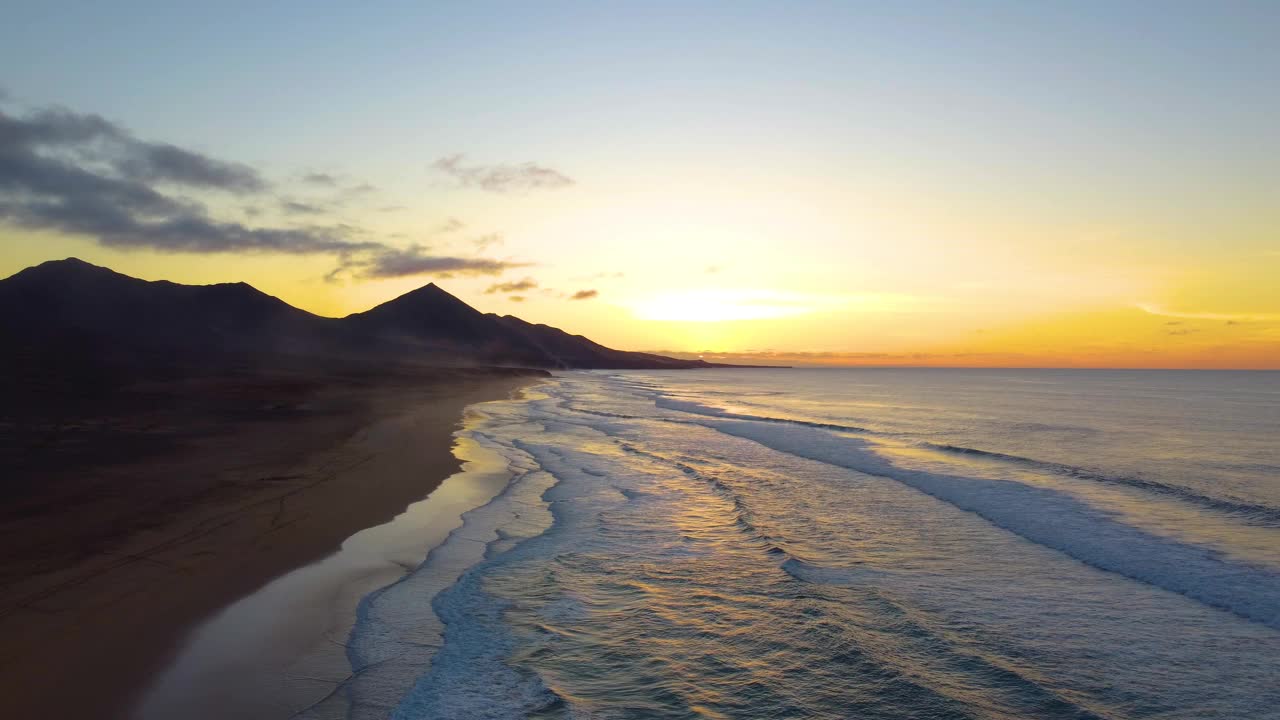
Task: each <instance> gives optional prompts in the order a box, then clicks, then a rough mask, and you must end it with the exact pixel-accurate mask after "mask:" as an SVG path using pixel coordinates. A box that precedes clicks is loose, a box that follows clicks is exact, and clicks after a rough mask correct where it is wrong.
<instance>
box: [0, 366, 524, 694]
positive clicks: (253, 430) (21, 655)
mask: <svg viewBox="0 0 1280 720" xmlns="http://www.w3.org/2000/svg"><path fill="white" fill-rule="evenodd" d="M540 375H542V374H541V373H534V372H525V371H516V370H501V369H473V370H464V369H453V370H430V371H425V370H424V371H419V372H414V373H400V374H396V375H392V376H387V377H376V378H370V377H366V378H362V379H360V380H359V381H358V382H352V381H350V379H349V378H344V379H343V380H342V381H334V380H333V379H331V378H324V377H320V378H315V377H312V378H305V379H304V380H303V381H299V379H298V378H291V379H290V380H291V382H290V383H286V385H287V386H288V387H287V389H286V390H284V391H281V390H279V389H278V388H277V387H276V385H278V384H279V383H278V382H277V381H278V380H279V379H278V378H273V379H272V383H273V384H272V383H269V384H268V385H270V387H267V388H264V387H263V386H261V383H259V384H258V385H254V387H253V388H252V390H251V391H250V392H247V393H246V392H244V389H243V388H239V387H237V389H236V392H235V393H231V394H233V395H236V393H239V394H238V395H236V397H239V396H240V395H245V396H246V397H247V399H248V401H249V402H250V404H252V405H253V408H254V409H255V412H254V413H250V415H251V416H250V417H242V416H238V415H237V414H236V413H231V414H230V415H228V414H226V413H221V414H219V415H217V416H216V417H210V416H209V413H207V412H204V410H202V409H201V408H202V407H203V406H201V403H200V402H198V401H197V400H200V399H204V396H206V395H208V394H209V393H210V392H211V390H210V383H207V382H206V383H204V384H202V385H201V386H200V388H199V389H198V390H196V391H192V390H191V388H189V387H184V388H182V389H181V390H177V391H174V390H172V389H168V390H166V391H165V392H162V393H161V395H162V396H163V397H164V399H165V400H166V402H165V403H161V404H160V405H162V406H164V407H165V408H166V409H165V410H163V411H157V413H156V414H155V415H154V417H153V418H152V420H153V423H152V425H151V426H150V427H149V429H150V431H151V432H152V434H153V435H158V436H160V437H162V440H163V441H162V442H157V443H154V444H155V445H156V446H157V448H159V449H153V450H151V451H150V452H146V453H139V456H138V457H137V459H135V460H132V461H129V460H126V461H123V462H116V463H110V464H102V465H91V466H89V467H83V466H82V467H77V466H76V465H75V463H66V462H63V461H62V460H61V459H59V462H63V464H62V465H48V466H41V465H39V463H38V456H39V453H38V452H29V453H27V454H25V455H24V458H26V459H27V460H28V462H27V467H25V468H24V470H25V471H26V474H27V476H28V477H25V478H24V477H19V478H18V479H17V481H16V482H15V483H14V484H13V485H12V486H11V487H10V488H8V489H7V490H9V491H10V494H11V495H13V496H14V497H13V499H12V501H11V502H9V503H7V505H8V507H6V509H5V515H6V517H5V522H4V524H3V526H4V528H5V537H4V538H3V540H4V541H5V543H4V546H3V547H4V549H3V551H0V552H2V553H3V555H2V556H0V577H3V579H4V581H5V582H4V583H3V586H4V589H3V591H0V633H3V636H4V637H5V643H4V647H3V651H2V654H0V677H3V678H4V680H3V687H2V688H0V698H3V699H2V700H0V710H3V711H4V714H5V715H6V716H14V717H49V718H59V717H106V718H114V717H119V718H127V717H131V716H132V711H133V708H134V706H135V705H136V704H137V702H138V701H139V699H140V697H141V695H142V694H143V693H144V692H145V691H146V689H147V688H148V687H150V686H151V685H152V683H153V682H154V681H155V678H156V677H157V675H158V674H160V673H161V672H162V671H163V670H164V669H165V668H166V667H167V666H168V665H169V664H170V663H172V662H173V659H174V658H175V657H176V656H177V655H178V653H179V652H180V651H181V650H182V648H183V646H184V645H185V644H186V642H187V641H188V639H189V637H190V636H191V634H192V633H193V632H195V630H196V629H197V628H198V627H200V626H201V625H202V624H204V623H205V622H207V621H208V620H209V619H210V618H211V617H214V616H215V615H216V614H218V613H219V612H220V611H222V610H223V609H225V608H227V607H228V606H230V605H232V604H234V603H235V602H237V601H238V600H240V599H242V598H245V597H247V596H249V595H251V594H253V593H254V592H256V591H257V590H259V589H260V588H262V587H263V586H265V585H267V584H268V583H270V582H271V581H273V579H276V578H279V577H281V576H283V575H286V574H288V573H290V572H291V571H293V570H296V569H297V568H301V567H304V566H307V565H309V564H311V563H315V562H316V561H318V560H321V559H322V558H325V557H326V556H329V555H331V554H333V553H334V552H335V551H337V550H338V549H339V548H340V547H341V546H342V544H343V542H344V541H345V540H347V539H348V538H349V537H350V536H352V535H353V534H355V533H357V532H359V531H361V530H364V529H365V528H371V527H374V526H378V525H380V524H382V523H385V522H387V521H388V520H390V519H392V518H394V517H395V516H397V515H398V514H400V513H401V512H403V511H404V510H405V508H406V507H407V506H409V505H411V504H413V503H414V502H416V501H419V500H421V499H423V498H424V497H426V496H427V495H428V494H429V493H430V492H431V491H432V490H433V489H434V488H435V487H436V486H438V485H439V484H440V483H441V482H442V481H444V480H445V479H446V478H448V477H449V476H451V475H452V474H453V473H454V472H456V471H457V470H458V469H459V466H460V461H459V460H458V459H457V458H456V457H455V456H454V454H453V446H454V438H453V432H454V430H456V429H457V428H458V427H459V426H460V423H461V421H462V418H463V413H464V411H465V408H466V407H467V406H469V405H472V404H474V403H478V402H485V401H490V400H501V399H505V398H507V397H510V396H511V395H512V394H513V393H514V392H516V391H517V390H518V389H519V388H521V387H523V386H525V385H528V384H530V383H531V382H534V381H535V380H536V379H537V377H538V376H540ZM236 382H242V381H241V380H237V381H236ZM212 387H214V388H216V390H215V392H216V393H218V394H220V396H221V395H226V394H227V393H228V391H227V388H226V381H224V380H219V381H217V382H214V383H212ZM300 387H301V389H299V388H300ZM166 393H167V394H166ZM193 398H194V399H193ZM264 400H265V401H266V402H265V404H264ZM193 407H195V408H197V409H196V410H194V411H192V410H191V408H193ZM220 407H221V406H220ZM263 407H265V408H266V411H261V410H262V408H263ZM175 408H176V409H175ZM131 412H132V410H131ZM184 413H185V414H184ZM134 414H135V415H136V413H134ZM240 415H243V413H241V414H240ZM195 416H199V420H200V422H195V419H194V418H195ZM166 423H168V424H169V425H170V426H179V425H180V426H182V427H183V428H184V431H183V432H181V433H179V432H176V431H172V428H168V430H166V425H165V424H166ZM197 425H199V426H200V427H201V428H202V429H201V431H200V432H187V431H186V429H188V428H191V427H194V426H197ZM157 428H159V429H157ZM166 433H167V434H166ZM110 441H111V438H110V437H107V438H105V439H104V440H103V442H110ZM66 456H67V453H65V451H62V452H59V453H52V454H50V457H54V458H65V457H66ZM91 456H92V455H91ZM32 457H35V458H36V460H31V458H32ZM86 475H91V476H92V477H86ZM24 481H25V482H24ZM68 517H72V518H76V519H78V520H79V522H72V523H68V522H67V518H68ZM55 520H57V522H55ZM68 526H70V527H73V528H74V529H72V530H68V529H67V528H68Z"/></svg>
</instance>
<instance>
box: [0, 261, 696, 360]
mask: <svg viewBox="0 0 1280 720" xmlns="http://www.w3.org/2000/svg"><path fill="white" fill-rule="evenodd" d="M0 344H2V345H3V347H4V348H5V353H6V355H8V360H7V361H6V362H5V364H6V365H8V366H10V367H9V368H5V369H10V370H16V369H24V370H25V371H28V372H30V371H32V370H33V369H34V370H39V372H38V374H39V375H42V376H48V375H50V374H51V373H52V374H55V375H56V374H57V373H59V372H63V371H65V372H68V373H81V374H83V373H85V372H89V373H92V372H112V373H117V374H118V373H120V372H125V373H126V374H131V375H132V374H137V373H141V372H151V371H154V370H156V369H158V368H185V369H197V370H201V369H208V368H213V369H217V368H222V367H233V366H235V365H237V364H238V365H241V366H253V367H262V366H275V365H280V366H294V367H297V366H302V365H306V364H308V363H321V364H328V365H335V364H343V363H346V364H351V365H360V366H363V367H369V366H370V365H375V364H378V363H410V364H417V365H447V366H457V365H489V366H492V365H499V366H516V367H532V368H551V369H569V368H631V369H653V368H698V367H711V364H709V363H706V362H703V361H700V360H694V361H691V360H679V359H675V358H669V357H663V356H660V355H651V354H646V353H637V352H624V351H620V350H613V349H610V348H607V347H604V346H602V345H599V344H597V343H594V342H592V341H590V340H588V339H587V338H585V337H583V336H581V335H570V334H569V333H566V332H564V331H563V330H560V329H558V328H554V327H550V326H547V325H535V324H531V323H527V322H525V321H523V320H521V319H519V318H516V317H512V316H510V315H506V316H499V315H495V314H491V313H490V314H485V313H481V312H479V311H477V310H476V309H474V308H472V307H471V306H469V305H467V304H466V303H464V302H462V301H461V300H459V299H458V298H456V297H454V296H452V295H450V294H449V293H447V292H445V291H444V290H442V289H440V288H439V287H437V286H436V285H435V284H428V285H425V286H423V287H421V288H418V289H417V290H414V291H412V292H409V293H406V294H405V295H402V296H400V297H398V298H396V299H394V300H391V301H389V302H386V303H383V304H381V305H379V306H377V307H375V308H373V309H371V310H368V311H365V312H362V313H356V314H353V315H349V316H347V317H345V318H326V317H320V316H317V315H313V314H311V313H309V312H306V311H304V310H300V309H298V308H295V307H293V306H292V305H289V304H288V303H285V302H284V301H282V300H280V299H278V298H275V297H272V296H270V295H267V294H266V293H263V292H261V291H259V290H257V289H255V288H253V287H252V286H250V285H247V284H245V283H227V284H218V285H180V284H177V283H172V282H167V281H155V282H150V281H146V280H139V279H137V278H133V277H129V276H127V275H122V274H120V273H117V272H114V271H112V270H109V269H107V268H103V267H98V266H96V265H92V264H89V263H86V262H84V261H81V260H77V259H74V258H69V259H66V260H56V261H50V262H46V263H43V264H41V265H38V266H35V267H31V268H27V269H26V270H23V271H21V272H19V273H17V274H15V275H13V276H12V277H9V278H7V279H4V280H0ZM15 363H16V364H17V365H18V366H21V367H20V368H15V367H14V364H15ZM21 374H22V373H19V375H21Z"/></svg>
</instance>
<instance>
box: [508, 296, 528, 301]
mask: <svg viewBox="0 0 1280 720" xmlns="http://www.w3.org/2000/svg"><path fill="white" fill-rule="evenodd" d="M507 299H508V300H510V301H511V302H524V301H525V297H524V296H523V295H508V296H507Z"/></svg>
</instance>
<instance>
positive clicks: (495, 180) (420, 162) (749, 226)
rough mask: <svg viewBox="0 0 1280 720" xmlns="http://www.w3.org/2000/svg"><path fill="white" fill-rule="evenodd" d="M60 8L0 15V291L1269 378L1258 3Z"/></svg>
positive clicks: (937, 361) (1279, 103)
mask: <svg viewBox="0 0 1280 720" xmlns="http://www.w3.org/2000/svg"><path fill="white" fill-rule="evenodd" d="M183 5H187V4H183V3H160V2H155V3H138V2H119V3H66V2H59V1H56V0H51V1H47V2H41V3H22V4H18V5H17V6H16V7H7V8H6V10H5V22H4V23H3V24H0V276H7V275H9V274H12V273H13V272H17V271H18V270H21V269H22V268H24V267H27V266H29V265H33V264H36V263H39V262H43V261H45V260H50V259H57V258H62V257H69V256H75V257H79V258H82V259H84V260H87V261H89V262H93V263H97V264H100V265H106V266H108V267H111V268H113V269H116V270H118V271H120V272H124V273H127V274H130V275H134V276H137V277H143V278H146V279H169V280H174V281H177V282H187V283H212V282H230V281H241V280H243V281H247V282H249V283H251V284H253V285H254V286H256V287H258V288H259V289H261V290H263V291H265V292H268V293H271V294H273V295H276V296H278V297H280V298H282V299H284V300H286V301H287V302H289V303H291V304H294V305H296V306H298V307H301V308H304V309H306V310H310V311H312V312H316V313H320V314H324V315H332V316H341V315H345V314H348V313H351V312H358V311H361V310H365V309H367V308H369V307H371V306H373V305H376V304H377V303H379V302H384V301H386V300H389V299H391V298H393V297H395V296H397V295H399V294H401V293H404V292H407V291H409V290H411V289H413V288H416V287H418V286H420V285H423V284H425V283H427V282H436V283H437V284H439V285H440V286H441V287H443V288H445V289H446V290H448V291H449V292H452V293H454V294H455V295H457V296H459V297H460V298H462V299H463V300H465V301H466V302H468V303H470V304H472V305H473V306H475V307H477V308H478V309H480V310H483V311H486V312H497V313H501V314H508V313H509V314H515V315H518V316H520V317H523V318H525V319H526V320H530V321H534V322H544V323H548V324H551V325H555V326H558V327H562V328H564V329H566V330H569V331H570V332H574V333H581V334H585V335H587V336H588V337H591V338H592V339H594V340H597V341H599V342H601V343H604V344H606V345H610V346H613V347H618V348H622V349H630V350H648V351H666V352H671V353H678V354H682V355H685V356H703V357H708V358H725V359H733V360H738V361H746V362H752V361H767V362H784V361H785V362H786V363H788V364H818V365H842V364H854V365H959V366H988V365H990V366H1042V367H1076V366H1079V367H1205V368H1211V367H1239V368H1280V132H1277V131H1276V128H1280V82H1277V81H1276V78H1277V77H1280V3H1277V2H1270V1H1264V2H1230V1H1226V2H1213V3H1210V2H1161V3H1150V2H1141V3H1133V2H1087V1H1079V2H1035V3H1028V2H898V3H870V2H867V3H860V2H851V1H850V2H831V3H826V2H787V3H781V2H774V3H755V2H733V3H728V2H724V3H717V2H700V3H690V2H681V3H667V2H644V3H639V2H637V3H621V2H619V3H594V2H593V3H558V2H540V3H492V2H472V3H421V2H412V3H408V2H406V3H396V2H390V3H380V4H378V6H377V7H376V8H374V7H358V6H357V5H356V4H336V3H335V4H332V5H331V6H330V5H329V4H318V3H288V2H278V3H269V4H265V3H218V4H212V5H211V4H205V5H194V4H192V5H191V6H188V7H183Z"/></svg>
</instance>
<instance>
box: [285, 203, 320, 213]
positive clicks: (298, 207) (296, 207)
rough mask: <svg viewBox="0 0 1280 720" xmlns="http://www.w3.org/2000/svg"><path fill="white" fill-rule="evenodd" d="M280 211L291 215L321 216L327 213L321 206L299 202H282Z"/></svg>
mask: <svg viewBox="0 0 1280 720" xmlns="http://www.w3.org/2000/svg"><path fill="white" fill-rule="evenodd" d="M280 209H281V210H283V211H285V212H286V213H289V214H290V215H319V214H321V213H323V212H324V211H325V210H324V208H322V207H320V206H319V205H316V204H313V203H305V202H298V201H297V200H282V201H280Z"/></svg>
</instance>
